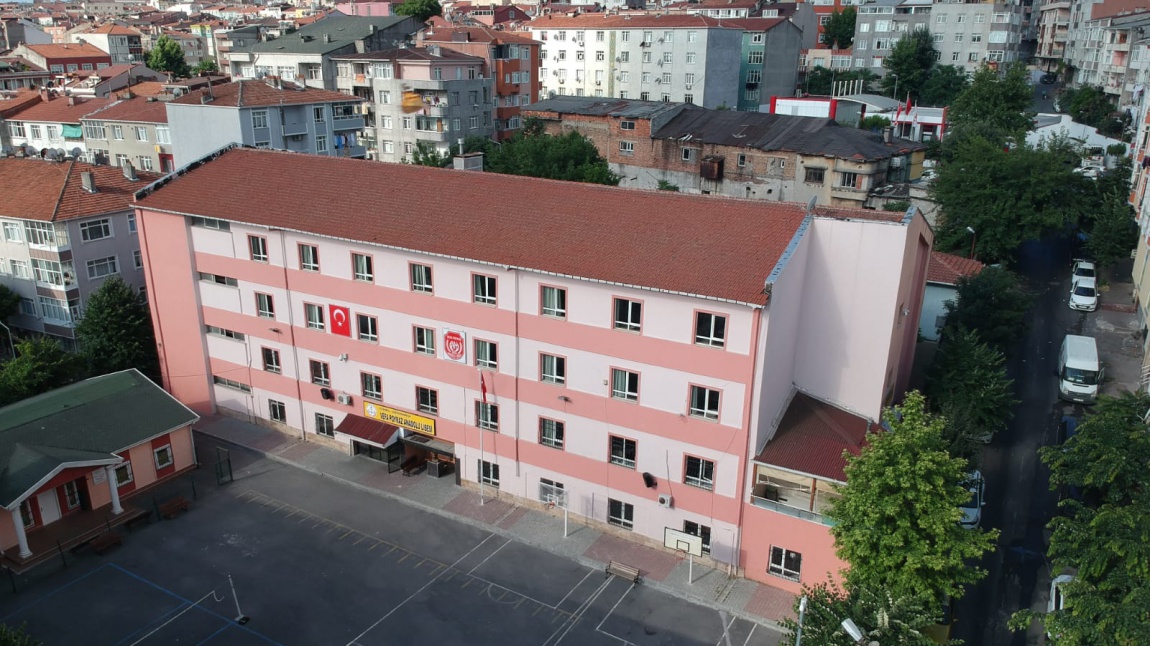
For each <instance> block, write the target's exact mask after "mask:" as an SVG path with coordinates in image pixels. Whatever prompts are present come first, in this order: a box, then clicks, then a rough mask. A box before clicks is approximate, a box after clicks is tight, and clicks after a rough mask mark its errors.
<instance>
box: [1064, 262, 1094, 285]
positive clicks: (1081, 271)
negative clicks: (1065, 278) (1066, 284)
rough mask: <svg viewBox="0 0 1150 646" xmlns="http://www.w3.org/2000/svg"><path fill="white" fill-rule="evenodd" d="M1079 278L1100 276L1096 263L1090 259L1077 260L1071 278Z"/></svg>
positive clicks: (1091, 278)
mask: <svg viewBox="0 0 1150 646" xmlns="http://www.w3.org/2000/svg"><path fill="white" fill-rule="evenodd" d="M1079 278H1089V279H1090V280H1097V278H1098V276H1097V274H1095V269H1094V263H1092V262H1090V261H1089V260H1075V261H1074V267H1073V270H1072V273H1071V277H1070V280H1072V281H1075V280H1078V279H1079Z"/></svg>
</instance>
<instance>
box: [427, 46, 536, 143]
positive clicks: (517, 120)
mask: <svg viewBox="0 0 1150 646" xmlns="http://www.w3.org/2000/svg"><path fill="white" fill-rule="evenodd" d="M420 41H421V44H423V43H426V44H435V45H438V46H439V47H440V48H442V49H444V50H452V51H456V52H459V53H460V54H467V55H469V56H478V57H479V58H482V59H483V61H484V62H485V63H486V65H487V69H488V70H489V71H490V73H491V76H492V78H493V80H494V81H495V115H494V124H495V139H496V140H503V139H508V138H510V137H511V136H512V135H514V134H515V132H516V131H517V130H519V128H520V127H521V126H522V125H523V121H522V118H521V117H520V112H521V111H522V109H523V108H524V107H526V106H528V105H530V104H531V103H532V102H533V101H535V100H536V97H538V96H539V92H540V90H541V88H542V84H541V82H540V76H539V70H540V67H541V66H542V61H541V60H540V57H539V50H540V48H541V43H539V42H538V41H535V40H531V39H530V38H528V37H527V36H526V35H525V34H516V33H510V32H506V31H496V30H492V29H489V28H486V27H452V28H449V29H435V30H428V31H427V32H424V33H423V34H422V35H421V37H420Z"/></svg>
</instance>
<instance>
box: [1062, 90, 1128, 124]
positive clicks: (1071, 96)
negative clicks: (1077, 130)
mask: <svg viewBox="0 0 1150 646" xmlns="http://www.w3.org/2000/svg"><path fill="white" fill-rule="evenodd" d="M1058 104H1059V106H1061V107H1062V108H1063V109H1065V110H1066V113H1067V114H1069V115H1070V116H1071V117H1072V118H1073V119H1074V120H1075V121H1077V122H1078V123H1085V124H1086V125H1088V126H1092V127H1094V128H1098V127H1099V126H1101V125H1102V124H1103V123H1104V122H1105V121H1106V119H1108V118H1110V116H1111V115H1113V114H1114V103H1112V102H1111V101H1110V96H1109V95H1108V94H1106V92H1104V91H1103V90H1102V88H1100V87H1096V86H1092V85H1084V86H1082V87H1079V88H1067V89H1065V90H1063V92H1062V98H1061V99H1060V100H1059V102H1058Z"/></svg>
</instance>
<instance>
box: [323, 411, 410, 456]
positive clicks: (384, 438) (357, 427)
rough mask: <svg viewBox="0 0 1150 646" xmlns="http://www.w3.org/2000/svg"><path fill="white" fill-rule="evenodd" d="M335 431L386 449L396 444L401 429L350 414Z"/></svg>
mask: <svg viewBox="0 0 1150 646" xmlns="http://www.w3.org/2000/svg"><path fill="white" fill-rule="evenodd" d="M335 430H336V432H337V433H343V434H344V435H350V436H352V437H354V438H356V439H358V440H361V441H364V442H367V443H369V444H375V445H376V446H379V447H380V448H385V449H386V448H387V447H388V446H389V445H391V444H393V443H394V442H395V440H396V433H397V432H398V431H399V428H398V427H396V426H393V425H391V424H387V423H385V422H381V421H379V420H374V419H368V418H366V417H360V416H359V415H352V414H350V413H349V414H348V415H347V416H346V417H344V418H343V421H341V422H340V423H339V426H336V427H335Z"/></svg>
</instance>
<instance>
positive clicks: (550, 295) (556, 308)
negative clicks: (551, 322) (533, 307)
mask: <svg viewBox="0 0 1150 646" xmlns="http://www.w3.org/2000/svg"><path fill="white" fill-rule="evenodd" d="M539 295H540V310H539V311H540V312H541V313H542V314H543V316H550V317H552V318H557V319H566V318H567V290H566V289H564V288H562V287H552V286H550V285H544V286H543V288H542V289H541V290H540V291H539Z"/></svg>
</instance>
